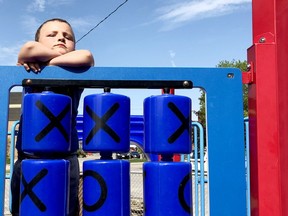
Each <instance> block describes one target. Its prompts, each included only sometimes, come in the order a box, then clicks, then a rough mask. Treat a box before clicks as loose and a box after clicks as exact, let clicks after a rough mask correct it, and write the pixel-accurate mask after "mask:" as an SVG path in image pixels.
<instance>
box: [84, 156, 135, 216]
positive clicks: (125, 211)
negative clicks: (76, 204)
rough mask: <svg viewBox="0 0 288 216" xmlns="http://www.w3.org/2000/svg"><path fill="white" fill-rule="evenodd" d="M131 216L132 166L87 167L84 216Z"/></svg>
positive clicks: (115, 163) (100, 163)
mask: <svg viewBox="0 0 288 216" xmlns="http://www.w3.org/2000/svg"><path fill="white" fill-rule="evenodd" d="M94 215H97V216H107V215H109V216H130V163H129V162H128V161H125V160H94V161H85V162H84V163H83V216H94Z"/></svg>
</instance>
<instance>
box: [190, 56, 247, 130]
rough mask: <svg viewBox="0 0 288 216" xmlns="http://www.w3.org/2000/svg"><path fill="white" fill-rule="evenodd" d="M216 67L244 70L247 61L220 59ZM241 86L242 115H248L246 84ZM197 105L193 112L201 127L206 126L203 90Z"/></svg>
mask: <svg viewBox="0 0 288 216" xmlns="http://www.w3.org/2000/svg"><path fill="white" fill-rule="evenodd" d="M216 67H218V68H227V67H230V68H231V67H233V68H239V69H240V70H241V71H246V70H247V61H240V60H238V61H236V60H232V61H227V60H223V61H220V62H219V64H218V65H217V66H216ZM242 88H243V112H244V117H247V116H248V85H246V84H243V85H242ZM199 105H200V109H199V111H193V112H194V113H195V115H196V116H197V117H198V121H199V123H201V124H202V125H203V127H204V128H206V117H205V116H206V113H205V92H204V91H202V92H201V95H200V97H199Z"/></svg>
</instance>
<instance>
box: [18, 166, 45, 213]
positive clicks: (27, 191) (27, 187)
mask: <svg viewBox="0 0 288 216" xmlns="http://www.w3.org/2000/svg"><path fill="white" fill-rule="evenodd" d="M47 174H48V170H47V169H42V170H41V171H40V172H39V173H38V174H37V175H36V176H35V177H34V178H33V179H32V180H31V181H30V182H29V183H27V181H26V179H25V178H24V175H22V183H23V186H24V190H23V192H22V194H21V202H22V201H23V199H24V198H25V197H26V195H28V196H29V197H30V198H31V200H32V201H33V202H34V204H35V205H36V206H37V207H38V208H39V209H40V211H41V212H44V211H46V209H47V208H46V206H45V205H44V203H43V202H42V201H41V200H40V199H39V198H38V197H37V196H36V194H35V193H34V192H33V187H34V186H35V185H36V184H37V183H38V182H39V181H40V180H41V179H42V178H44V177H45V176H46V175H47Z"/></svg>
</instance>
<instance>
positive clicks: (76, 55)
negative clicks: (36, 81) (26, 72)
mask: <svg viewBox="0 0 288 216" xmlns="http://www.w3.org/2000/svg"><path fill="white" fill-rule="evenodd" d="M48 65H55V66H65V67H90V66H93V65H94V58H93V55H92V54H91V52H89V51H88V50H75V51H72V52H69V53H66V54H64V55H61V56H58V57H55V58H53V59H51V61H50V62H49V63H48Z"/></svg>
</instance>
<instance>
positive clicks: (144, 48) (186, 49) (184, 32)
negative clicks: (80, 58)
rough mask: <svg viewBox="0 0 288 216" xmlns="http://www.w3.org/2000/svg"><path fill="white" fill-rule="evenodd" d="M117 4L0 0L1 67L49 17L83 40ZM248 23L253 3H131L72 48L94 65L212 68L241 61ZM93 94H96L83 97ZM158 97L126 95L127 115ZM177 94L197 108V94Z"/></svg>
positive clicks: (246, 45)
mask: <svg viewBox="0 0 288 216" xmlns="http://www.w3.org/2000/svg"><path fill="white" fill-rule="evenodd" d="M122 2H124V0H81V1H80V0H25V1H19V0H0V18H1V22H0V29H1V34H0V65H15V64H16V61H17V53H18V51H19V49H20V47H21V45H23V44H24V43H25V42H26V41H29V40H33V38H34V33H35V31H36V29H37V28H38V26H39V25H40V24H41V23H42V22H43V21H45V20H46V19H50V18H54V17H60V18H64V19H66V20H67V21H69V22H70V23H71V25H72V27H73V29H74V31H75V35H76V38H80V37H81V36H83V35H84V34H85V33H87V31H89V30H90V29H91V28H93V27H94V26H95V25H96V24H97V23H98V22H99V21H100V20H102V19H103V18H104V17H105V16H107V15H108V14H109V13H110V12H111V11H113V10H114V9H115V8H116V7H117V6H118V5H119V4H121V3H122ZM251 25H252V14H251V0H128V1H127V2H126V4H125V5H124V6H123V7H122V8H120V9H119V10H118V11H117V12H116V13H115V14H113V15H112V16H111V17H110V18H109V19H107V20H106V21H105V22H104V23H102V24H101V25H100V26H99V27H98V28H96V29H95V30H94V31H92V32H91V33H90V34H89V35H87V36H86V37H85V38H83V39H82V40H81V41H80V42H78V43H77V49H89V50H90V51H91V52H92V53H93V55H94V58H95V61H96V65H95V66H96V67H97V66H101V67H102V66H113V67H115V66H116V67H117V66H121V67H123V66H124V67H130V66H133V67H134V66H135V67H142V66H144V67H215V66H216V65H217V64H218V63H219V62H220V61H221V60H229V61H230V60H233V59H235V60H246V53H247V48H249V47H250V46H251V45H252V27H251ZM138 91H139V92H138ZM94 92H101V90H91V89H90V90H87V91H85V95H86V94H90V93H94ZM116 93H125V94H126V93H127V90H122V91H117V92H116ZM158 93H159V92H158V90H155V91H153V92H150V91H144V93H143V91H141V92H140V90H137V91H136V93H135V92H134V93H131V92H130V91H129V94H128V96H130V97H131V102H132V114H141V112H142V108H141V107H142V104H141V103H142V101H143V98H145V97H147V96H149V95H150V94H158ZM176 93H177V94H187V96H189V97H191V98H192V99H193V101H196V102H195V103H193V104H194V106H193V109H194V110H197V109H198V105H197V98H198V96H199V93H198V90H195V91H189V92H188V93H187V92H181V91H178V92H177V91H176ZM85 95H84V96H85ZM141 100H142V101H141ZM80 112H81V111H80Z"/></svg>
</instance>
